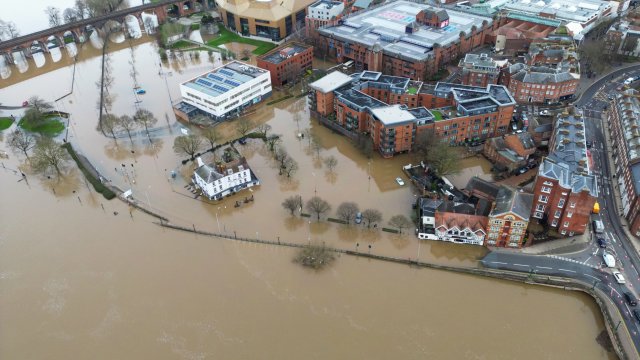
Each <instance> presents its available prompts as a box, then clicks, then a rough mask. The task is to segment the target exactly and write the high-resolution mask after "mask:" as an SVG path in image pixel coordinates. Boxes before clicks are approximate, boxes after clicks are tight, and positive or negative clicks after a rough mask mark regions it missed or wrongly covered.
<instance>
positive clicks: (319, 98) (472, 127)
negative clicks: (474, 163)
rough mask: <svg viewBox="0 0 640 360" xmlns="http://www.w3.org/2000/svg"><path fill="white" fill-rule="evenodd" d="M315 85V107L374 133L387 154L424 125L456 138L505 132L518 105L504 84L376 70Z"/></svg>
mask: <svg viewBox="0 0 640 360" xmlns="http://www.w3.org/2000/svg"><path fill="white" fill-rule="evenodd" d="M310 87H311V89H312V91H311V92H310V95H309V99H310V106H311V109H312V110H313V111H314V112H317V113H318V114H320V115H322V116H325V117H329V118H331V119H332V121H333V122H335V123H336V124H337V125H339V126H340V127H342V128H344V129H346V130H347V131H351V132H360V133H367V134H369V135H370V136H371V138H372V140H373V144H374V147H375V148H376V149H377V150H378V151H379V152H380V153H381V154H382V155H383V156H384V157H391V156H393V155H394V154H396V153H400V152H405V151H409V150H411V148H412V147H413V144H414V143H415V141H416V138H417V137H418V136H420V135H421V133H422V132H424V131H430V132H432V133H433V135H434V136H436V137H438V138H440V139H441V140H442V141H446V142H448V143H451V144H463V143H470V142H474V141H479V140H483V139H487V138H490V137H495V136H500V135H503V134H505V133H506V132H507V130H508V125H509V122H510V121H511V116H512V114H513V109H514V106H515V101H514V100H513V98H512V97H511V95H510V94H509V91H508V90H507V89H506V88H505V87H504V86H501V85H488V86H487V87H475V86H467V85H459V84H449V83H438V84H436V85H435V86H434V85H428V84H424V83H422V82H420V81H412V80H411V79H408V78H402V77H397V76H389V75H382V74H381V73H379V72H373V71H364V72H362V73H358V74H354V75H352V76H347V75H345V74H342V73H340V72H337V71H336V72H333V73H331V74H329V75H327V76H325V77H323V78H322V79H320V80H318V81H316V82H314V83H312V84H311V85H310Z"/></svg>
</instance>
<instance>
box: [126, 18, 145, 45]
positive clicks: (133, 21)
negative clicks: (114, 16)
mask: <svg viewBox="0 0 640 360" xmlns="http://www.w3.org/2000/svg"><path fill="white" fill-rule="evenodd" d="M136 15H138V14H135V15H134V14H129V15H127V16H125V17H124V21H123V23H124V26H125V28H126V29H127V35H128V36H129V37H130V38H134V39H138V38H140V37H142V27H143V26H144V25H143V24H142V20H141V18H139V17H138V16H139V15H138V16H136Z"/></svg>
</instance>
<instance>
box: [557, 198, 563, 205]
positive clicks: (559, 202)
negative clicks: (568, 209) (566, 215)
mask: <svg viewBox="0 0 640 360" xmlns="http://www.w3.org/2000/svg"><path fill="white" fill-rule="evenodd" d="M563 206H564V198H562V199H560V200H558V207H563Z"/></svg>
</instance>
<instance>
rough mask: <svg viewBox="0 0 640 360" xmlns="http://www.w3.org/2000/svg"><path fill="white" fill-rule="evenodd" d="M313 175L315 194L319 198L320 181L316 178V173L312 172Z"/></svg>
mask: <svg viewBox="0 0 640 360" xmlns="http://www.w3.org/2000/svg"><path fill="white" fill-rule="evenodd" d="M311 175H313V183H314V185H313V193H314V194H315V195H316V196H317V195H318V179H317V178H316V173H314V172H312V173H311Z"/></svg>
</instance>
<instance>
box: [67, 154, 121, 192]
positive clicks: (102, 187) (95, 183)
mask: <svg viewBox="0 0 640 360" xmlns="http://www.w3.org/2000/svg"><path fill="white" fill-rule="evenodd" d="M62 147H63V148H65V149H67V152H68V153H69V155H71V157H72V158H73V160H74V161H75V162H76V164H78V168H80V171H82V173H83V174H84V176H85V177H86V178H87V180H89V182H90V183H91V185H93V188H94V189H96V191H97V192H99V193H101V194H102V196H104V198H105V199H107V200H111V199H113V198H114V197H116V194H115V193H114V192H113V191H111V189H109V188H108V187H106V186H105V185H104V184H103V183H102V182H101V181H100V180H99V179H96V178H95V177H94V176H93V173H92V172H91V171H89V170H88V169H87V168H85V166H84V164H83V163H82V161H80V159H79V158H78V154H77V153H76V151H75V150H74V149H73V147H72V146H71V143H65V144H64V145H62Z"/></svg>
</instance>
